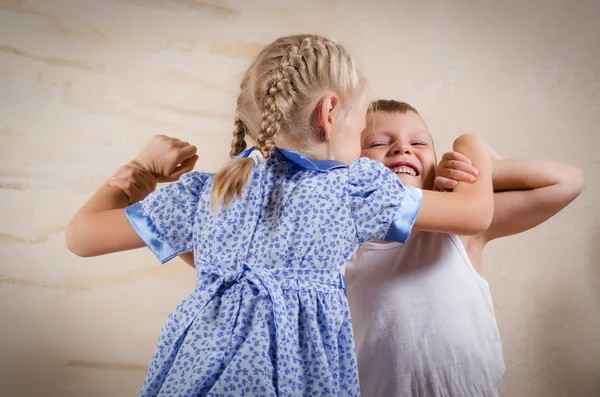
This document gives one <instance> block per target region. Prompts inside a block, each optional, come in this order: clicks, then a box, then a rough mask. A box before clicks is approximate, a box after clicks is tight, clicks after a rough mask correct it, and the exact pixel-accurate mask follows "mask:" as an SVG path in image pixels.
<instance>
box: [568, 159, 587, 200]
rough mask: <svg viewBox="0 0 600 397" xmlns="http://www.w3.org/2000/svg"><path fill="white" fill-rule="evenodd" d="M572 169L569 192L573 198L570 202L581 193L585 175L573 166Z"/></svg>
mask: <svg viewBox="0 0 600 397" xmlns="http://www.w3.org/2000/svg"><path fill="white" fill-rule="evenodd" d="M572 168H573V170H572V171H571V178H570V180H569V185H570V189H569V191H570V192H571V195H572V197H573V199H572V200H575V199H576V198H577V197H578V196H579V195H580V194H581V192H583V186H584V181H585V175H584V172H583V170H582V169H581V168H579V167H575V166H573V167H572Z"/></svg>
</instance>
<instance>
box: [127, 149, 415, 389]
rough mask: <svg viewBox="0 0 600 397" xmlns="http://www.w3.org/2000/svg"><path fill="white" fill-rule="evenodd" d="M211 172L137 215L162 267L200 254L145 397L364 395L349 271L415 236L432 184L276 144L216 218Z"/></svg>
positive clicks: (165, 192)
mask: <svg viewBox="0 0 600 397" xmlns="http://www.w3.org/2000/svg"><path fill="white" fill-rule="evenodd" d="M251 151H252V149H249V150H247V151H245V152H244V153H242V154H241V155H240V156H244V157H247V156H248V155H249V154H250V152H251ZM213 178H214V175H212V174H206V173H199V172H192V173H189V174H186V175H184V176H183V177H182V178H181V179H180V181H179V182H177V183H173V184H171V185H168V186H166V187H164V188H162V189H159V190H157V191H155V192H154V193H152V194H151V195H150V196H148V197H147V198H146V199H145V200H143V201H142V202H140V203H137V204H134V205H132V206H130V207H128V208H127V209H126V214H127V217H128V218H129V220H130V222H131V224H132V225H133V227H134V229H135V230H136V232H137V233H138V234H139V235H140V237H142V239H143V240H144V241H145V242H146V244H147V245H148V247H150V249H152V251H153V252H154V253H155V254H156V255H157V257H158V258H159V259H160V261H161V262H163V263H164V262H166V261H168V260H170V259H172V258H173V257H175V256H177V255H179V254H182V253H186V252H191V251H193V252H194V258H195V262H196V271H197V286H196V289H195V290H194V292H192V293H191V294H190V295H189V296H188V297H187V298H185V299H184V300H183V302H181V303H180V304H179V305H178V306H177V307H176V308H175V310H174V311H173V312H172V313H171V314H170V315H169V317H168V319H167V321H166V324H165V326H164V328H163V330H162V332H161V334H160V338H159V341H158V345H157V348H156V352H155V353H154V357H153V358H152V362H151V364H150V368H149V370H148V375H147V377H146V380H145V381H144V385H143V389H142V391H141V394H140V395H141V396H164V397H166V396H186V397H188V396H223V397H225V396H359V395H360V391H359V384H358V373H357V365H356V357H355V351H354V339H353V335H352V325H351V322H350V313H349V309H348V303H347V300H346V293H345V284H344V280H343V277H342V275H341V273H340V268H341V267H342V266H343V265H344V264H345V263H346V262H347V261H348V259H350V257H351V256H352V255H353V253H354V252H355V250H356V249H357V248H358V247H359V246H360V245H361V244H362V243H364V242H366V241H372V240H390V241H401V242H403V241H405V240H406V239H407V238H408V235H409V233H410V230H411V228H412V225H413V223H414V220H415V218H416V216H417V213H418V211H419V208H420V205H421V201H422V192H421V191H420V190H418V189H412V188H410V187H405V186H403V185H402V183H401V182H400V179H399V178H398V177H397V176H396V175H395V174H394V173H393V172H391V171H390V170H388V169H387V168H385V167H384V166H383V165H381V164H380V163H377V162H375V161H373V160H370V159H365V158H361V159H358V160H356V161H355V162H353V163H352V164H351V165H350V166H346V165H344V164H342V163H339V162H336V161H329V160H314V159H309V158H307V157H305V156H304V155H302V154H301V153H299V152H295V151H291V150H283V149H275V151H274V153H273V155H272V156H270V157H269V158H268V159H266V160H264V161H262V162H258V164H257V165H256V166H255V167H254V168H253V170H252V173H251V176H250V179H249V182H248V185H247V187H246V189H245V192H244V196H243V198H242V199H241V200H238V199H236V200H234V201H233V202H232V204H230V205H229V207H228V208H226V209H225V210H222V211H220V212H218V213H215V212H213V210H212V209H211V205H210V202H211V190H212V184H213Z"/></svg>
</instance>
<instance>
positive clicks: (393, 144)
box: [361, 110, 436, 190]
mask: <svg viewBox="0 0 600 397" xmlns="http://www.w3.org/2000/svg"><path fill="white" fill-rule="evenodd" d="M361 156H363V157H369V158H371V159H373V160H377V161H379V162H381V163H383V164H384V165H385V166H386V167H388V168H389V169H390V170H392V171H393V172H395V173H396V174H397V175H398V177H399V178H400V180H402V183H404V184H405V185H408V186H413V187H416V188H420V189H427V190H431V189H433V181H434V179H435V167H436V156H435V149H434V146H433V139H432V138H431V134H430V133H429V129H428V128H427V125H426V124H425V122H424V121H423V119H422V118H421V116H419V115H418V114H417V113H416V112H413V111H411V110H407V111H406V112H404V113H402V112H399V111H387V110H386V111H381V110H378V111H374V112H373V113H371V115H370V120H369V123H368V126H367V129H366V130H365V133H364V135H363V144H362V152H361Z"/></svg>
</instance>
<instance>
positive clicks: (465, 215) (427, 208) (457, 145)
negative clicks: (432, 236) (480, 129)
mask: <svg viewBox="0 0 600 397" xmlns="http://www.w3.org/2000/svg"><path fill="white" fill-rule="evenodd" d="M453 146H454V147H453V149H454V151H456V152H460V153H463V154H464V155H465V156H467V157H468V158H469V159H471V161H472V164H473V166H474V167H475V168H477V169H478V170H479V175H478V177H477V180H476V181H475V182H473V183H465V182H460V183H459V184H458V185H457V186H456V187H455V188H454V191H453V192H452V193H445V192H433V191H423V203H422V205H421V210H420V211H419V215H418V216H417V219H416V221H415V224H414V228H415V229H421V230H427V231H433V232H445V233H453V234H460V235H476V234H480V233H483V232H484V231H485V230H487V229H488V228H489V226H490V223H491V222H492V217H493V215H494V198H493V194H494V191H493V187H492V166H491V160H490V156H489V154H488V151H487V150H486V149H487V144H486V143H485V141H484V140H483V139H481V138H480V137H478V136H476V135H471V134H467V135H463V136H461V137H459V138H457V139H456V140H455V141H454V145H453Z"/></svg>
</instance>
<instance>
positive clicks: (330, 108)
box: [314, 93, 340, 142]
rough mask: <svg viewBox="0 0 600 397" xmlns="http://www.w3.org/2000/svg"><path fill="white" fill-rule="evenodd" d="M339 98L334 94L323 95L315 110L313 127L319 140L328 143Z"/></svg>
mask: <svg viewBox="0 0 600 397" xmlns="http://www.w3.org/2000/svg"><path fill="white" fill-rule="evenodd" d="M339 102H340V100H339V98H338V96H337V95H336V94H334V93H329V94H327V95H325V96H324V97H323V98H322V99H321V100H320V101H319V103H318V105H317V108H316V109H315V120H314V127H316V129H317V131H318V137H319V140H321V141H323V142H328V141H329V140H330V139H331V133H332V131H333V124H334V122H335V121H336V115H337V110H338V109H337V108H338V106H339Z"/></svg>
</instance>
